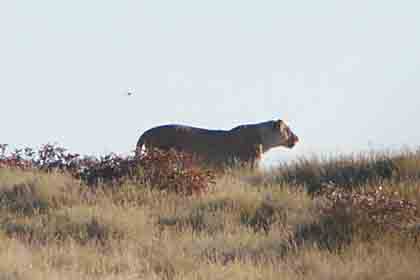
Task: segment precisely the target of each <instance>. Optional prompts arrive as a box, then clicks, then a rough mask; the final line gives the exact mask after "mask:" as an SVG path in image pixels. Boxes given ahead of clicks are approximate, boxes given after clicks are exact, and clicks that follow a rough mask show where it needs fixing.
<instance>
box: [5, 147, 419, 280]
mask: <svg viewBox="0 0 420 280" xmlns="http://www.w3.org/2000/svg"><path fill="white" fill-rule="evenodd" d="M419 190H420V152H417V151H406V152H401V153H399V154H393V155H386V154H371V155H367V156H351V157H340V158H334V159H327V160H319V159H301V160H299V161H297V162H294V163H290V164H288V165H283V166H281V167H279V168H278V169H277V170H273V171H272V172H269V173H260V172H255V171H254V172H253V171H249V170H247V169H236V170H231V171H229V172H227V173H226V174H223V175H218V176H217V177H216V179H215V184H210V183H209V188H208V190H207V191H206V192H203V193H201V194H193V195H183V194H180V193H177V192H171V191H170V190H168V189H165V190H161V189H159V188H152V187H151V186H150V185H149V184H146V183H144V182H143V183H140V182H139V181H136V180H133V179H132V178H127V179H125V180H123V181H122V182H119V183H118V185H112V184H109V183H106V184H105V183H99V184H97V185H95V187H92V186H88V185H86V183H84V182H83V180H80V178H79V179H76V178H75V177H74V176H71V175H70V174H67V173H61V172H51V171H50V172H45V171H41V170H37V169H23V170H22V169H21V168H14V167H7V166H3V167H1V168H0V260H1V261H0V279H211V280H214V279H320V280H321V279H419V278H420V246H419V245H420V244H419V241H418V237H419V233H420V226H419V225H420V220H418V218H419V217H420V215H419V213H418V210H417V206H418V205H419V202H420V192H419Z"/></svg>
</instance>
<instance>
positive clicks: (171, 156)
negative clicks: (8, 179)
mask: <svg viewBox="0 0 420 280" xmlns="http://www.w3.org/2000/svg"><path fill="white" fill-rule="evenodd" d="M196 162H197V161H196V159H195V158H194V157H193V156H192V155H190V154H186V153H181V152H177V151H175V150H169V151H161V150H158V149H151V150H149V151H148V152H147V153H145V154H142V155H139V156H127V157H122V156H119V155H116V154H108V155H105V156H102V157H100V158H96V157H88V156H85V157H81V156H80V155H79V154H73V153H69V152H68V151H67V150H66V149H64V148H62V147H58V146H55V145H51V144H47V145H43V146H41V148H40V149H38V150H33V149H31V148H25V149H16V150H15V151H13V152H10V153H8V152H7V145H5V144H2V145H0V168H2V167H3V168H4V167H8V168H19V169H24V170H27V169H35V170H40V171H44V172H65V173H68V174H71V175H72V176H73V177H75V178H77V179H80V180H81V181H83V182H84V183H85V184H87V185H89V186H98V185H99V184H102V185H111V186H118V185H121V184H122V183H123V182H125V181H126V180H131V181H133V182H135V183H139V184H140V185H148V186H150V187H151V188H154V189H159V190H162V191H174V192H176V193H182V194H185V195H192V194H200V193H203V192H205V191H206V190H207V188H208V187H209V185H211V184H213V183H214V178H215V175H214V173H213V172H212V171H210V170H205V169H203V168H202V167H200V166H199V165H197V164H196Z"/></svg>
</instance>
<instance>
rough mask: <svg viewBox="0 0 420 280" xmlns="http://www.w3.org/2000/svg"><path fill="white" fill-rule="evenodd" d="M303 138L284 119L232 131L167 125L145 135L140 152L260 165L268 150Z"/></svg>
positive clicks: (139, 144)
mask: <svg viewBox="0 0 420 280" xmlns="http://www.w3.org/2000/svg"><path fill="white" fill-rule="evenodd" d="M298 141H299V138H298V137H297V136H296V135H295V134H294V133H293V132H292V130H291V129H290V128H289V127H288V126H287V125H286V123H285V122H284V121H283V120H271V121H266V122H261V123H256V124H246V125H240V126H237V127H235V128H232V129H231V130H209V129H203V128H198V127H191V126H185V125H177V124H170V125H163V126H158V127H154V128H151V129H149V130H147V131H146V132H144V133H143V135H141V137H140V138H139V140H138V142H137V146H136V155H139V154H141V153H142V152H147V150H148V149H154V148H157V149H160V150H166V151H167V150H170V149H175V150H176V151H179V152H184V153H189V154H192V155H193V156H195V157H196V158H197V159H199V160H200V162H202V163H205V164H207V165H210V166H213V167H222V168H223V167H227V166H232V165H235V164H238V163H239V164H241V165H247V166H250V167H251V168H252V169H254V168H255V167H257V166H258V164H259V161H260V160H261V157H262V155H263V154H264V153H266V152H267V151H269V150H270V149H272V148H275V147H280V146H284V147H287V148H293V147H294V146H295V145H296V143H297V142H298Z"/></svg>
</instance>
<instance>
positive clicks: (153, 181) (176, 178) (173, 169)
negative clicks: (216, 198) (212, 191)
mask: <svg viewBox="0 0 420 280" xmlns="http://www.w3.org/2000/svg"><path fill="white" fill-rule="evenodd" d="M138 163H139V165H140V166H141V172H142V174H141V176H140V177H139V178H140V179H141V180H143V182H144V183H148V184H149V185H150V186H151V187H152V188H155V189H159V190H164V191H174V192H176V193H181V194H185V195H191V194H200V193H203V192H205V191H207V188H208V187H209V185H211V184H214V183H215V182H214V179H215V175H214V173H213V172H212V171H211V170H206V169H203V168H202V167H199V166H198V165H197V164H196V159H195V158H194V157H193V156H192V155H190V154H187V153H180V152H177V151H175V150H173V149H171V150H169V151H162V150H159V149H153V150H150V151H148V153H147V154H145V155H142V156H140V157H139V158H138Z"/></svg>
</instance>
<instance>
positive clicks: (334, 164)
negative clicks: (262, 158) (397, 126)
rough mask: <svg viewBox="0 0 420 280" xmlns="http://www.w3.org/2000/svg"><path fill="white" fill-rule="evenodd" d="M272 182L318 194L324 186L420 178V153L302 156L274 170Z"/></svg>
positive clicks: (362, 184)
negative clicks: (331, 156)
mask: <svg viewBox="0 0 420 280" xmlns="http://www.w3.org/2000/svg"><path fill="white" fill-rule="evenodd" d="M270 177H271V181H275V182H276V183H285V184H292V185H301V186H304V187H305V188H306V189H307V190H308V192H309V193H316V192H317V191H319V190H320V189H321V188H322V187H323V186H324V185H328V184H331V183H332V184H334V185H336V186H337V187H345V188H358V187H360V186H364V185H366V184H370V183H373V184H381V183H382V182H384V181H401V180H407V179H418V178H420V152H419V151H414V152H412V151H405V152H400V153H371V154H367V155H366V154H360V155H353V156H339V157H337V158H330V159H320V158H317V157H312V158H309V159H307V158H301V159H298V160H297V161H295V162H293V163H286V164H282V165H281V166H280V167H279V168H278V169H276V170H274V171H273V173H272V175H271V176H270Z"/></svg>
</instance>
